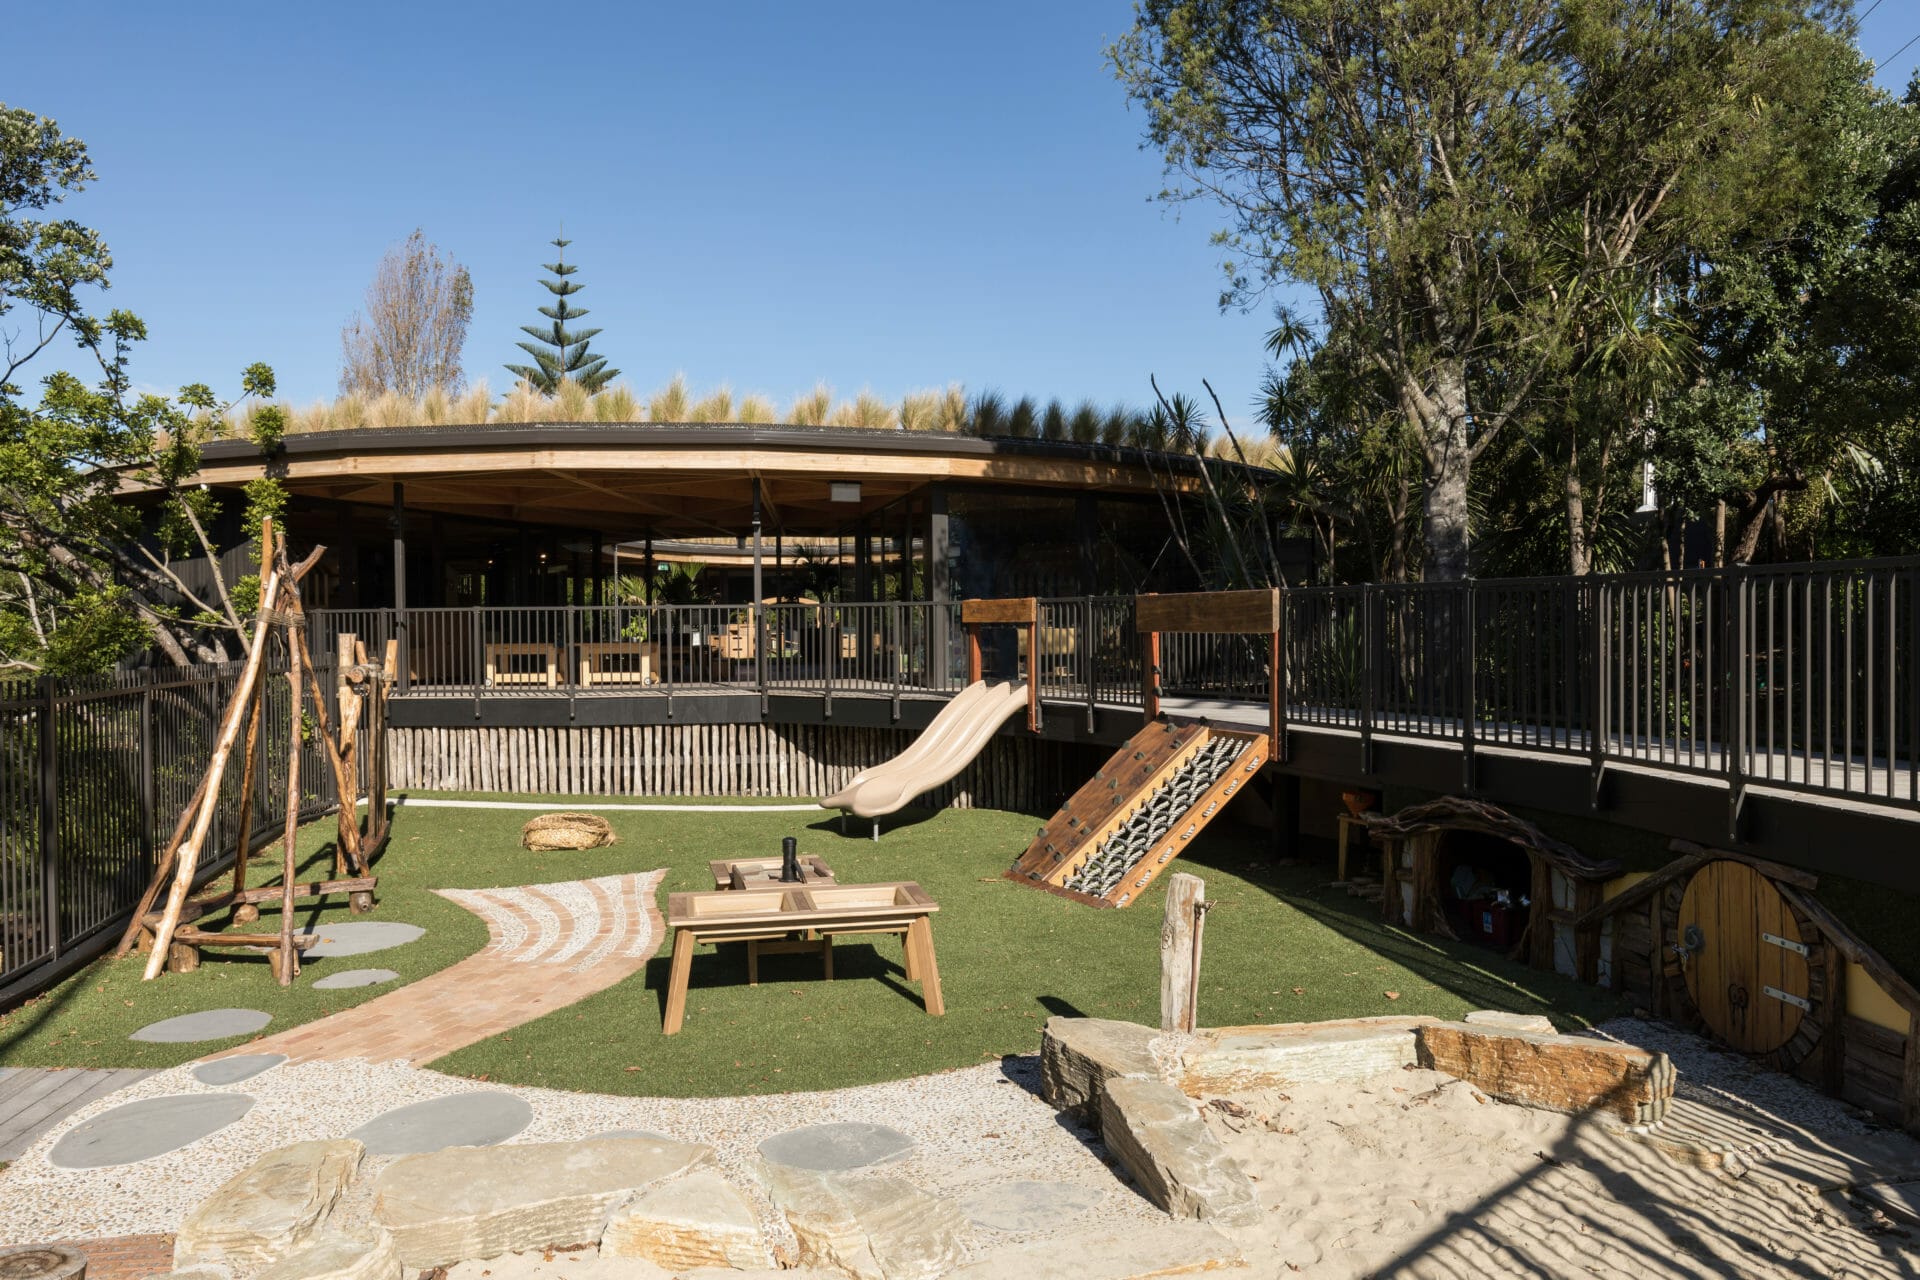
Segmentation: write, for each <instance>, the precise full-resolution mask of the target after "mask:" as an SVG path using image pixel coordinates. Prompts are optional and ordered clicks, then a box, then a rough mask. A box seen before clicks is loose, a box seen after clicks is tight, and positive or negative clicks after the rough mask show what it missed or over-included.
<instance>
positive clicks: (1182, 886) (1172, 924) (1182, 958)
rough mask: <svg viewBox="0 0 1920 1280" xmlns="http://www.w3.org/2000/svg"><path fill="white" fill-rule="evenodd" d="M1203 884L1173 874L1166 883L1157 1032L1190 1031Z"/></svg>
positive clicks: (1197, 993)
mask: <svg viewBox="0 0 1920 1280" xmlns="http://www.w3.org/2000/svg"><path fill="white" fill-rule="evenodd" d="M1206 912H1207V884H1206V881H1204V880H1202V879H1201V878H1200V877H1199V876H1196V875H1189V874H1187V873H1186V872H1184V871H1176V872H1175V873H1174V874H1173V878H1172V879H1170V880H1168V881H1167V913H1166V917H1165V921H1164V923H1163V924H1161V926H1160V1029H1161V1030H1162V1031H1189V1032H1190V1031H1192V1030H1193V1029H1194V1027H1195V1026H1196V1025H1197V1019H1198V1016H1199V1009H1198V1006H1199V1003H1200V944H1201V939H1202V935H1203V933H1204V932H1205V929H1206V918H1207V916H1206Z"/></svg>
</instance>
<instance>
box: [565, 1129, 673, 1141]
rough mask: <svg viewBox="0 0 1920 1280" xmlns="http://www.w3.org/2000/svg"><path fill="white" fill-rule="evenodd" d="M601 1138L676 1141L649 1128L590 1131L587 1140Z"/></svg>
mask: <svg viewBox="0 0 1920 1280" xmlns="http://www.w3.org/2000/svg"><path fill="white" fill-rule="evenodd" d="M602 1138H645V1139H646V1140H647V1141H648V1142H678V1141H679V1139H678V1138H669V1137H668V1136H667V1135H666V1134H664V1133H655V1132H654V1131H653V1130H651V1129H609V1130H607V1131H606V1132H605V1133H590V1134H588V1135H587V1141H588V1142H598V1141H599V1140H600V1139H602Z"/></svg>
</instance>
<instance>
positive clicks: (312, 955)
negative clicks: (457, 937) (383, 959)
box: [300, 920, 427, 959]
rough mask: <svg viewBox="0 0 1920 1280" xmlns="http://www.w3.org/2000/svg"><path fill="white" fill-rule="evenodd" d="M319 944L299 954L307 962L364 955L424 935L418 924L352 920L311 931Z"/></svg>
mask: <svg viewBox="0 0 1920 1280" xmlns="http://www.w3.org/2000/svg"><path fill="white" fill-rule="evenodd" d="M314 932H315V933H317V934H319V935H320V941H318V942H316V943H314V944H313V945H312V946H310V947H308V948H307V949H306V950H305V951H303V952H301V953H300V954H301V955H302V956H305V957H307V958H309V959H325V958H326V957H328V956H363V955H365V954H366V953H367V952H369V951H385V950H386V949H387V948H388V947H398V946H403V945H404V944H406V943H409V942H412V941H413V940H414V939H416V938H421V937H424V936H426V932H427V931H426V930H425V929H422V928H421V927H420V926H419V925H417V924H400V923H398V922H396V921H393V920H353V921H348V922H347V923H345V924H330V925H320V926H318V927H317V928H315V929H314Z"/></svg>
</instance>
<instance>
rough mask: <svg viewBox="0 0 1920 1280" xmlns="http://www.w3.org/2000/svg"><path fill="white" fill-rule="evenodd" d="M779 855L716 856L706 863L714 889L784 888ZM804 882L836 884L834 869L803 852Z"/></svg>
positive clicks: (815, 854)
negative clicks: (757, 856)
mask: <svg viewBox="0 0 1920 1280" xmlns="http://www.w3.org/2000/svg"><path fill="white" fill-rule="evenodd" d="M780 865H781V859H779V858H715V859H714V860H713V861H711V862H709V863H708V864H707V870H708V871H709V872H711V873H712V875H713V887H714V888H715V889H784V888H786V887H787V886H786V885H783V884H781V883H780ZM800 874H801V875H803V876H804V877H806V878H805V879H804V880H802V881H801V884H802V885H812V884H833V883H834V879H833V868H832V867H829V866H828V865H827V864H826V861H825V860H824V859H822V858H821V857H820V855H819V854H817V853H803V854H801V855H800Z"/></svg>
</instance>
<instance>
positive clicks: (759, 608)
mask: <svg viewBox="0 0 1920 1280" xmlns="http://www.w3.org/2000/svg"><path fill="white" fill-rule="evenodd" d="M753 679H754V685H755V687H756V688H758V689H759V690H760V715H761V717H762V718H764V717H765V716H766V714H767V606H766V605H765V604H763V603H761V602H760V601H758V600H755V601H754V602H753Z"/></svg>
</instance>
